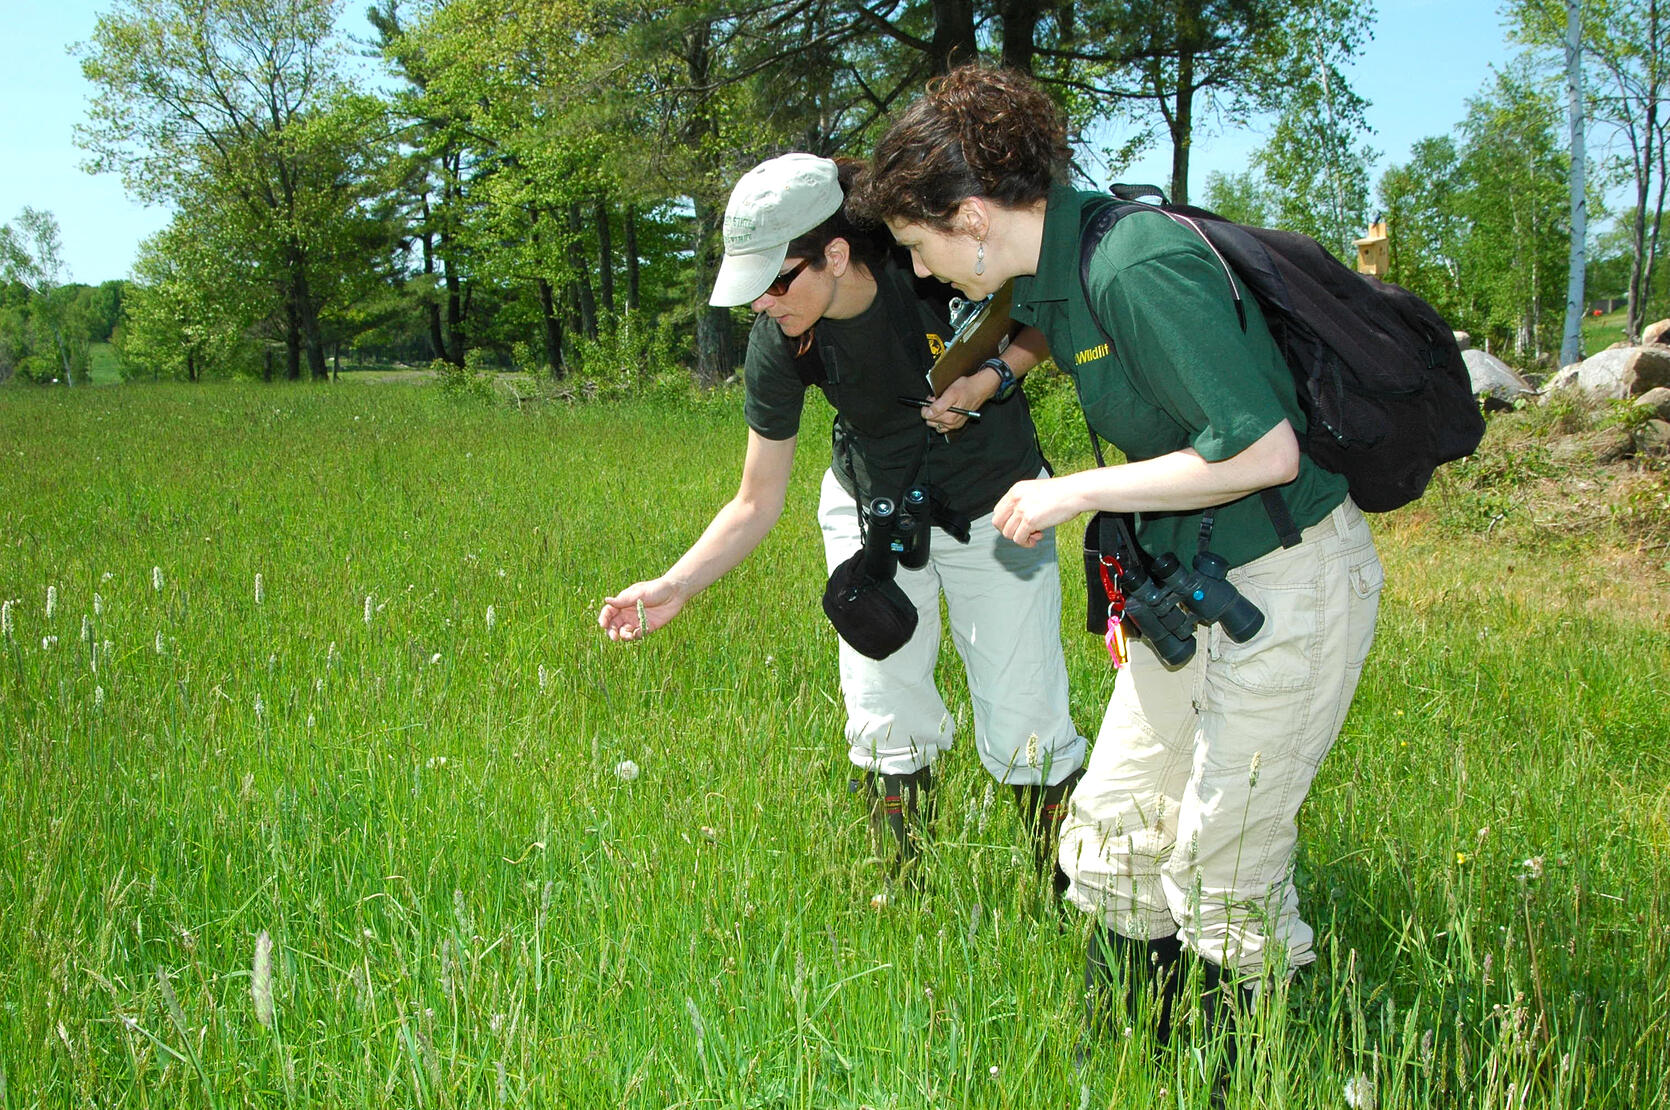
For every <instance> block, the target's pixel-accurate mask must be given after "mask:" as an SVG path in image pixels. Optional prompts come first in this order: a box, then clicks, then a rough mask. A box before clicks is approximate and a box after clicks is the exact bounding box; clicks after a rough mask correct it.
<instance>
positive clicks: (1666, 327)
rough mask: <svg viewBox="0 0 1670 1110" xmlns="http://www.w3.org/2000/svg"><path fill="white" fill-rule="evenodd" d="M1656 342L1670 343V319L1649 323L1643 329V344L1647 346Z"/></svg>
mask: <svg viewBox="0 0 1670 1110" xmlns="http://www.w3.org/2000/svg"><path fill="white" fill-rule="evenodd" d="M1655 343H1656V344H1659V345H1664V344H1670V319H1665V320H1660V321H1658V322H1657V323H1654V324H1648V325H1647V326H1646V327H1644V328H1642V329H1641V345H1642V346H1643V347H1647V346H1651V345H1653V344H1655Z"/></svg>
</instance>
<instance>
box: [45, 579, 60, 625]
mask: <svg viewBox="0 0 1670 1110" xmlns="http://www.w3.org/2000/svg"><path fill="white" fill-rule="evenodd" d="M57 609H58V587H57V586H48V587H47V588H46V619H47V620H51V619H52V614H53V613H54V612H56V611H57Z"/></svg>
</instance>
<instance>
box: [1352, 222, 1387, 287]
mask: <svg viewBox="0 0 1670 1110" xmlns="http://www.w3.org/2000/svg"><path fill="white" fill-rule="evenodd" d="M1354 243H1355V244H1356V247H1357V272H1358V273H1359V274H1372V275H1373V276H1375V277H1385V276H1386V271H1387V270H1389V269H1391V266H1392V248H1391V245H1390V239H1389V237H1388V236H1387V234H1386V221H1385V219H1384V218H1381V219H1377V220H1375V221H1374V222H1373V223H1372V224H1369V225H1368V234H1367V235H1365V236H1363V237H1362V238H1361V239H1357V240H1354Z"/></svg>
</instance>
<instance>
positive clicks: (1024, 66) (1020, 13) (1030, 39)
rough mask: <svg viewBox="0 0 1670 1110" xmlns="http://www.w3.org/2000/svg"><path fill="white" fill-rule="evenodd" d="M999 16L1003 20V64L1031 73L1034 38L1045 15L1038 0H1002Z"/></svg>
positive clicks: (999, 6)
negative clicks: (1039, 22)
mask: <svg viewBox="0 0 1670 1110" xmlns="http://www.w3.org/2000/svg"><path fill="white" fill-rule="evenodd" d="M998 16H999V18H1000V19H1001V20H1002V21H1003V64H1004V65H1005V66H1007V67H1008V68H1010V69H1016V70H1019V71H1020V72H1022V73H1031V72H1032V54H1033V49H1034V46H1035V43H1034V38H1035V37H1036V35H1037V28H1038V20H1039V19H1041V18H1042V17H1043V13H1042V12H1041V11H1040V10H1039V5H1038V0H1001V3H999V5H998Z"/></svg>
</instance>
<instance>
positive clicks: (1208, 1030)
mask: <svg viewBox="0 0 1670 1110" xmlns="http://www.w3.org/2000/svg"><path fill="white" fill-rule="evenodd" d="M1257 998H1258V995H1257V993H1256V991H1255V989H1254V984H1253V983H1250V982H1248V981H1247V980H1245V979H1243V978H1242V977H1241V975H1240V973H1239V972H1237V971H1235V970H1233V969H1227V968H1223V967H1220V966H1219V965H1217V964H1214V963H1206V962H1202V964H1201V977H1200V1016H1201V1018H1202V1019H1203V1021H1202V1029H1203V1031H1204V1034H1205V1036H1207V1037H1209V1038H1212V1039H1213V1040H1218V1041H1220V1042H1221V1045H1222V1048H1221V1050H1220V1051H1219V1052H1218V1053H1217V1071H1216V1073H1215V1074H1214V1075H1213V1077H1212V1106H1213V1108H1214V1110H1219V1108H1221V1107H1224V1106H1227V1105H1228V1103H1229V1080H1230V1077H1231V1076H1233V1075H1234V1074H1235V1061H1236V1059H1237V1058H1238V1057H1239V1055H1240V1050H1241V1048H1242V1045H1241V1043H1240V1042H1241V1040H1242V1039H1243V1038H1244V1037H1247V1036H1249V1034H1248V1033H1247V1032H1246V1030H1245V1029H1243V1028H1240V1027H1241V1026H1242V1024H1243V1021H1242V1019H1243V1018H1244V1017H1246V1016H1247V1015H1249V1014H1251V1013H1252V1008H1253V1004H1254V1003H1255V1002H1256V1001H1257Z"/></svg>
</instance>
